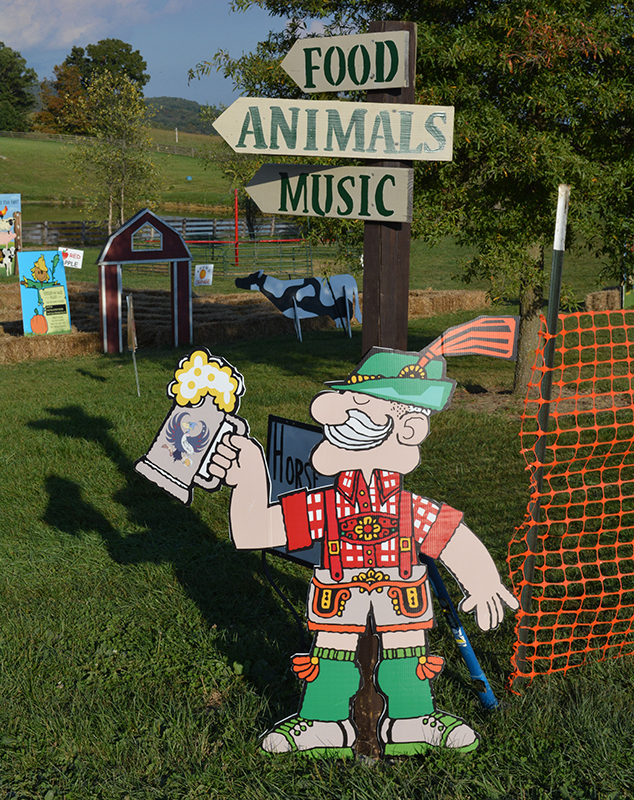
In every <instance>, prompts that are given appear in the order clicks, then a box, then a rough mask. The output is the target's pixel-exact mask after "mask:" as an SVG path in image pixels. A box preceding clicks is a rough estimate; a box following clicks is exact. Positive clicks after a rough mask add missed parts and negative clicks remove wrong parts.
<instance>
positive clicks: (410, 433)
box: [396, 411, 429, 446]
mask: <svg viewBox="0 0 634 800" xmlns="http://www.w3.org/2000/svg"><path fill="white" fill-rule="evenodd" d="M428 433H429V419H428V417H427V415H426V414H423V412H422V411H410V412H409V413H408V414H406V415H405V416H404V417H403V418H402V419H401V420H400V425H398V427H397V431H396V438H397V441H398V442H399V444H407V445H410V446H414V445H419V444H420V443H421V442H423V441H424V440H425V439H426V438H427V434H428Z"/></svg>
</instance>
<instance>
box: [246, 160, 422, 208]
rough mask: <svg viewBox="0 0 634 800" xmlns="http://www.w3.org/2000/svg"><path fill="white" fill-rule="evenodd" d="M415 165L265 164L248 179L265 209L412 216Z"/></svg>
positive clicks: (251, 191)
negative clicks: (398, 166)
mask: <svg viewBox="0 0 634 800" xmlns="http://www.w3.org/2000/svg"><path fill="white" fill-rule="evenodd" d="M413 183H414V171H413V170H412V169H385V168H380V167H330V168H329V167H323V166H307V165H305V164H265V165H264V166H262V167H260V169H259V170H258V171H257V173H256V174H255V176H254V177H253V179H252V180H251V182H250V183H249V184H248V185H247V187H246V190H247V192H248V194H249V195H250V196H251V197H252V198H253V200H254V201H255V202H256V203H257V205H258V207H259V208H260V210H261V211H262V212H263V213H264V214H293V215H294V216H305V217H336V218H340V219H345V218H347V219H365V220H374V221H379V222H380V221H388V222H411V220H412V188H413Z"/></svg>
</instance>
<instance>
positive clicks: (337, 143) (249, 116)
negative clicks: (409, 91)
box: [214, 97, 454, 161]
mask: <svg viewBox="0 0 634 800" xmlns="http://www.w3.org/2000/svg"><path fill="white" fill-rule="evenodd" d="M453 121H454V109H453V106H422V105H414V104H405V103H403V104H399V105H390V104H387V103H345V102H337V101H330V100H278V99H275V98H268V97H266V98H253V97H239V98H238V99H237V100H236V101H235V102H234V103H232V104H231V105H230V106H229V108H228V109H227V110H226V111H224V112H223V113H222V114H221V115H220V116H219V117H218V119H217V120H216V121H215V122H214V128H215V129H216V131H217V132H218V133H219V134H220V136H222V138H223V139H224V140H225V141H226V142H227V144H228V145H229V146H230V147H231V148H232V149H233V150H235V151H236V153H275V154H276V155H289V156H305V157H311V156H330V157H332V158H357V159H360V158H371V159H398V160H402V161H451V157H452V146H453Z"/></svg>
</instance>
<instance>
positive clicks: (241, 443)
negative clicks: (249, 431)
mask: <svg viewBox="0 0 634 800" xmlns="http://www.w3.org/2000/svg"><path fill="white" fill-rule="evenodd" d="M262 467H263V458H262V450H261V448H260V445H259V444H258V443H257V442H256V441H255V440H254V439H250V438H248V437H247V436H238V435H236V434H233V433H226V434H225V435H224V436H223V437H222V440H221V441H220V443H219V444H218V447H217V448H216V452H215V453H214V454H213V456H212V458H211V460H210V461H209V464H208V465H207V471H208V473H209V474H210V475H212V476H215V477H217V478H220V480H222V481H224V483H226V484H227V486H230V487H232V488H234V487H236V486H237V485H238V484H239V483H240V482H241V481H242V480H245V479H247V478H248V477H249V476H253V475H254V473H257V472H258V471H261V470H262Z"/></svg>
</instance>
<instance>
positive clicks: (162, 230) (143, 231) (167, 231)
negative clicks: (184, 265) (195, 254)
mask: <svg viewBox="0 0 634 800" xmlns="http://www.w3.org/2000/svg"><path fill="white" fill-rule="evenodd" d="M191 257H192V254H191V253H190V252H189V248H188V247H187V245H186V244H185V240H184V239H183V237H182V236H181V235H180V233H178V232H177V231H175V230H174V228H172V227H170V226H169V225H168V224H167V223H166V222H164V221H163V220H162V219H161V218H160V217H157V216H156V214H154V212H152V211H150V209H149V208H144V209H143V210H142V211H139V212H138V213H137V214H135V215H134V216H133V217H131V218H130V219H129V220H128V221H127V222H125V223H124V224H123V225H122V226H121V227H120V228H119V230H118V231H115V233H113V234H112V235H111V236H110V238H109V239H108V241H107V242H106V244H105V246H104V248H103V250H102V251H101V253H100V255H99V258H98V263H99V264H128V263H137V262H139V261H183V260H191Z"/></svg>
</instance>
